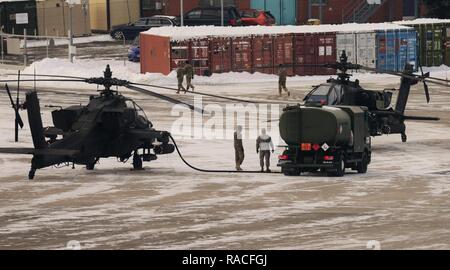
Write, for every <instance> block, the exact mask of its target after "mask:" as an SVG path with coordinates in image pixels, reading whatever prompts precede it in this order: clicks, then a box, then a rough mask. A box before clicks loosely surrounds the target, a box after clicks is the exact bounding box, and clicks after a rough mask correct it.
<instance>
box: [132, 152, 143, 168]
mask: <svg viewBox="0 0 450 270" xmlns="http://www.w3.org/2000/svg"><path fill="white" fill-rule="evenodd" d="M133 169H135V170H142V158H141V156H140V155H139V154H138V153H137V151H134V155H133Z"/></svg>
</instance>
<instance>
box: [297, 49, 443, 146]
mask: <svg viewBox="0 0 450 270" xmlns="http://www.w3.org/2000/svg"><path fill="white" fill-rule="evenodd" d="M323 67H326V68H330V69H335V70H339V71H340V72H339V73H338V74H337V76H338V77H337V78H336V79H335V78H330V79H329V80H327V82H326V83H324V84H321V85H319V86H316V87H314V89H313V90H312V91H311V92H309V93H308V94H307V95H306V97H305V98H304V101H305V104H310V105H314V104H319V105H329V106H334V105H336V106H338V105H351V106H364V107H367V108H368V109H369V119H368V120H369V127H370V134H371V136H381V135H388V134H401V139H402V141H403V142H406V141H407V136H406V125H405V121H406V120H417V121H438V120H439V118H435V117H421V116H407V115H405V109H406V104H407V102H408V97H409V93H410V90H411V86H413V85H415V84H417V83H418V82H420V81H422V82H423V84H424V88H425V95H426V99H427V102H430V94H429V89H428V85H427V82H429V83H434V84H438V85H443V86H447V87H448V81H447V80H442V79H439V78H432V77H430V74H429V73H426V74H424V73H423V70H422V68H421V71H422V75H415V74H414V73H413V72H414V70H413V66H412V65H410V64H406V65H405V69H404V71H403V72H401V73H399V72H390V71H380V70H377V69H373V68H367V67H364V66H361V65H356V64H352V63H349V62H347V55H346V53H345V51H343V52H342V55H341V57H340V61H339V62H336V63H331V64H325V65H323ZM360 69H362V70H368V71H373V72H380V73H387V74H391V75H395V76H400V77H401V84H400V88H399V90H398V91H399V92H398V97H397V102H396V104H395V107H394V108H393V107H392V106H391V101H392V95H393V92H392V90H384V91H373V90H366V89H363V88H362V87H361V86H360V84H359V81H358V80H355V81H351V80H350V76H351V75H350V74H348V73H347V71H348V70H360Z"/></svg>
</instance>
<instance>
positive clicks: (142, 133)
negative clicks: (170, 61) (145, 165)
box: [0, 65, 246, 179]
mask: <svg viewBox="0 0 450 270" xmlns="http://www.w3.org/2000/svg"><path fill="white" fill-rule="evenodd" d="M22 76H35V78H34V79H32V80H31V79H25V80H22V81H29V82H37V81H47V82H48V81H55V82H67V81H69V82H84V83H89V84H97V85H100V86H103V87H104V89H103V90H100V91H99V95H98V96H91V98H90V100H89V104H88V105H86V106H82V105H76V106H70V107H68V108H62V107H59V106H51V107H58V108H59V109H57V110H54V111H53V112H52V118H53V124H54V126H53V127H45V128H44V127H43V124H42V118H41V113H40V105H39V100H38V96H37V92H36V90H33V91H29V92H27V93H26V101H25V103H24V104H20V103H19V86H18V87H17V99H16V102H14V100H13V97H12V95H11V91H10V90H9V87H8V85H6V92H7V93H8V95H9V98H10V101H11V105H12V107H13V109H14V111H15V115H16V117H15V138H16V141H17V140H18V128H19V126H20V127H21V128H22V127H23V125H24V124H23V121H22V118H21V117H20V115H19V109H26V110H27V114H28V122H29V125H30V130H31V135H32V140H33V144H34V148H0V153H8V154H29V155H33V158H32V161H31V169H30V171H29V174H28V177H29V179H33V178H34V176H35V172H36V170H37V169H41V168H45V167H49V166H53V165H59V164H70V163H72V164H81V165H85V166H86V169H88V170H93V169H94V166H95V164H96V163H97V162H98V160H99V159H100V158H107V157H117V158H118V159H119V161H121V162H126V161H127V160H128V159H129V158H130V157H133V167H134V169H142V162H143V161H146V162H150V161H152V160H156V159H157V155H163V154H170V153H173V152H174V150H175V148H174V145H173V144H171V143H170V139H172V140H173V138H172V137H171V135H170V133H169V132H167V131H160V130H157V129H155V128H154V127H153V124H152V123H151V122H150V121H149V119H148V118H147V116H146V115H145V113H144V111H143V109H142V108H141V107H139V105H138V104H136V103H135V102H134V101H133V100H132V99H130V98H127V97H125V96H123V95H121V94H120V93H119V92H117V91H114V90H111V87H112V86H117V87H118V86H123V87H126V88H128V89H130V90H133V91H137V92H140V93H143V94H146V95H150V96H153V97H156V98H158V99H162V100H165V101H168V102H170V103H174V104H183V105H185V106H187V107H188V108H189V109H191V110H193V111H196V112H199V113H203V112H204V111H203V109H200V108H196V107H194V106H192V105H190V104H187V103H184V102H182V101H180V100H177V99H174V98H171V97H169V96H166V95H162V94H159V93H156V92H153V91H150V90H147V89H144V88H142V87H139V86H150V87H156V88H165V89H170V88H167V87H161V86H155V85H148V84H139V83H132V82H129V81H126V80H120V79H116V78H113V77H112V72H111V70H110V67H109V65H108V66H107V67H106V70H105V71H104V77H97V78H81V77H73V76H63V75H36V74H26V75H23V74H22ZM37 76H39V77H50V78H49V79H46V78H45V79H36V77H37ZM16 81H17V82H20V81H21V80H20V72H19V78H18V79H17V80H1V81H0V82H16ZM170 90H172V89H170ZM196 94H201V95H205V96H211V97H216V98H222V99H228V100H234V101H240V102H246V101H244V100H239V99H234V98H227V97H221V96H217V95H213V94H206V93H201V92H196Z"/></svg>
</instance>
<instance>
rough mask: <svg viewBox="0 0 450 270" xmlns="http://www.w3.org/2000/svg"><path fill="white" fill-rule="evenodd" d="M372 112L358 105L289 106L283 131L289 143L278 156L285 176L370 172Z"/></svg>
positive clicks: (283, 116)
mask: <svg viewBox="0 0 450 270" xmlns="http://www.w3.org/2000/svg"><path fill="white" fill-rule="evenodd" d="M368 114H369V112H368V109H367V108H366V107H358V106H319V105H309V106H308V105H307V106H300V105H296V106H289V107H286V108H285V109H284V110H283V113H282V114H281V117H280V122H279V128H280V135H281V138H282V139H283V140H284V141H285V142H286V144H287V145H286V146H284V147H285V151H284V152H283V154H282V155H280V156H279V157H278V159H279V162H278V166H279V167H281V171H282V173H283V174H284V175H288V176H298V175H300V174H302V173H304V172H316V171H319V170H320V171H322V172H325V173H326V174H327V175H328V176H336V177H341V176H344V175H345V170H346V169H347V168H348V169H352V170H355V171H357V172H358V173H366V172H367V166H368V165H369V164H370V161H371V153H372V148H371V137H370V130H369V123H368Z"/></svg>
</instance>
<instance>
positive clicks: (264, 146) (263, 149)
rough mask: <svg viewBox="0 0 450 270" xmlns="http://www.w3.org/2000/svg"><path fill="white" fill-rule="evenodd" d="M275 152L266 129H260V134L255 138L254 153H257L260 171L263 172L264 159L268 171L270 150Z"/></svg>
mask: <svg viewBox="0 0 450 270" xmlns="http://www.w3.org/2000/svg"><path fill="white" fill-rule="evenodd" d="M271 150H272V153H273V152H275V148H274V146H273V142H272V138H270V136H269V135H267V134H266V129H265V128H263V129H262V130H261V135H259V137H258V139H256V153H257V154H258V153H259V164H260V165H261V172H264V161H265V163H266V164H265V165H266V172H268V173H270V172H271V171H270V151H271Z"/></svg>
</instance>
